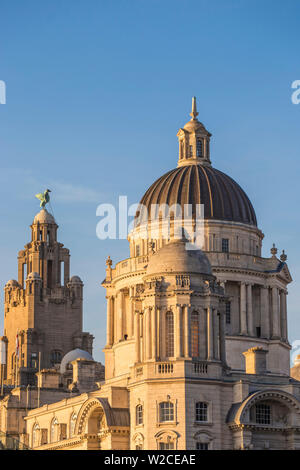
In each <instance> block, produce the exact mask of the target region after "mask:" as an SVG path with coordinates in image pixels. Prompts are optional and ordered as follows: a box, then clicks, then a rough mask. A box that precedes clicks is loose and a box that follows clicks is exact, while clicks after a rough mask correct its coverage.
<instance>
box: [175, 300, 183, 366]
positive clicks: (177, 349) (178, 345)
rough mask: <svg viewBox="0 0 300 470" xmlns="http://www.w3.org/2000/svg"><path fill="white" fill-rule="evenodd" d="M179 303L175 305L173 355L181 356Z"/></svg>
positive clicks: (180, 308) (180, 309)
mask: <svg viewBox="0 0 300 470" xmlns="http://www.w3.org/2000/svg"><path fill="white" fill-rule="evenodd" d="M181 311H182V307H181V305H177V306H176V321H175V357H181V354H182V353H181Z"/></svg>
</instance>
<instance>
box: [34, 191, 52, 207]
mask: <svg viewBox="0 0 300 470" xmlns="http://www.w3.org/2000/svg"><path fill="white" fill-rule="evenodd" d="M49 193H51V191H50V189H46V191H44V192H43V193H39V194H36V195H35V197H36V198H37V199H39V200H40V201H41V202H40V207H43V208H44V207H45V206H46V204H48V202H50V195H49Z"/></svg>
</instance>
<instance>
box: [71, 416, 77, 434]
mask: <svg viewBox="0 0 300 470" xmlns="http://www.w3.org/2000/svg"><path fill="white" fill-rule="evenodd" d="M76 421H77V414H76V413H73V414H72V416H71V419H70V437H73V436H74V433H75V426H76Z"/></svg>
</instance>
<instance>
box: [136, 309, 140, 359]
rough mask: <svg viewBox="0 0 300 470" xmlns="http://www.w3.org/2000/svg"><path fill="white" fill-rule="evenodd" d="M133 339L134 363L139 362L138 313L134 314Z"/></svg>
mask: <svg viewBox="0 0 300 470" xmlns="http://www.w3.org/2000/svg"><path fill="white" fill-rule="evenodd" d="M134 338H135V362H136V363H139V362H140V347H141V338H140V312H138V311H136V312H135V314H134Z"/></svg>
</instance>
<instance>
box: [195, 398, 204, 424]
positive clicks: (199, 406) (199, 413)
mask: <svg viewBox="0 0 300 470" xmlns="http://www.w3.org/2000/svg"><path fill="white" fill-rule="evenodd" d="M195 418H196V422H197V423H203V422H207V403H205V402H203V401H198V402H197V403H196V416H195Z"/></svg>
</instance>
